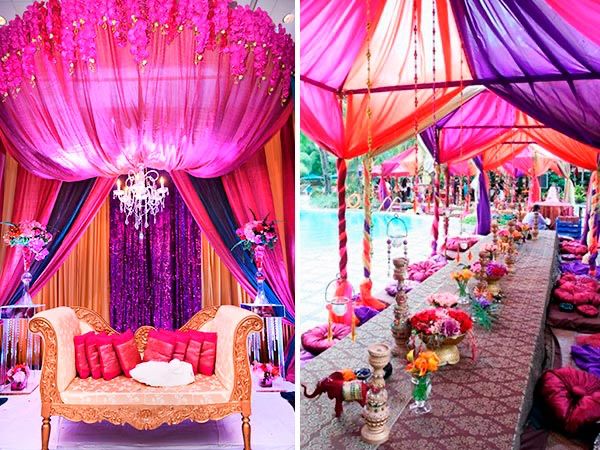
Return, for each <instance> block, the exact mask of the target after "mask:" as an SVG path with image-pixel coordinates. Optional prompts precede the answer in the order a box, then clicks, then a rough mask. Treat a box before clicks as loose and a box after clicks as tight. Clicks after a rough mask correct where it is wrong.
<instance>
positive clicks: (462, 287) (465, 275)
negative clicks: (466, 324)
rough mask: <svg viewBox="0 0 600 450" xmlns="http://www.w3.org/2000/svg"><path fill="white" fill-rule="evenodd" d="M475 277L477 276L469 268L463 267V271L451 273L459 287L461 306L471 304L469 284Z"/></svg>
mask: <svg viewBox="0 0 600 450" xmlns="http://www.w3.org/2000/svg"><path fill="white" fill-rule="evenodd" d="M473 275H475V274H474V273H473V271H472V270H471V269H470V268H469V267H467V266H462V269H460V270H455V271H454V272H452V273H450V277H452V279H453V280H454V281H456V284H457V285H458V303H460V304H461V305H465V304H467V303H469V294H468V292H467V285H468V284H469V280H470V279H471V278H473Z"/></svg>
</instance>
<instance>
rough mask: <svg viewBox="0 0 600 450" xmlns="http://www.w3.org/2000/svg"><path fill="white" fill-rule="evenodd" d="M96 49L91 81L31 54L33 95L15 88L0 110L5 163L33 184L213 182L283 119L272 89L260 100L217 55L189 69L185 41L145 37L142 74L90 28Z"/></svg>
mask: <svg viewBox="0 0 600 450" xmlns="http://www.w3.org/2000/svg"><path fill="white" fill-rule="evenodd" d="M96 47H97V58H96V59H97V61H96V69H95V71H90V70H88V69H87V68H82V67H81V65H78V66H76V69H75V74H74V76H70V75H69V73H68V72H69V68H68V67H67V66H65V65H64V64H63V63H62V62H61V61H58V62H56V63H49V62H48V60H47V58H46V56H45V55H44V54H43V53H41V52H38V53H36V54H35V57H34V61H35V72H36V85H35V87H33V86H32V85H31V84H29V83H24V84H23V85H22V87H21V92H20V93H19V94H18V95H16V96H15V97H14V98H9V99H8V100H6V101H5V102H4V103H3V104H2V106H1V107H0V129H1V130H3V131H5V132H7V133H6V136H5V137H6V139H7V141H9V143H10V145H9V146H7V149H8V151H9V153H10V154H11V155H12V156H13V157H14V158H15V159H16V160H17V161H18V162H19V163H20V164H21V165H23V167H25V168H26V169H28V170H29V171H31V172H32V173H34V174H36V175H38V176H41V177H45V178H53V179H60V180H64V181H75V180H83V179H87V178H92V177H114V176H117V175H119V174H122V173H126V172H127V171H128V170H130V169H135V168H137V166H138V165H139V164H144V165H145V166H146V167H153V168H156V169H163V170H168V171H179V170H186V171H187V172H189V173H191V174H193V175H195V176H199V177H214V176H220V175H223V174H225V173H227V172H229V171H231V170H233V169H235V168H236V167H238V166H239V165H241V164H242V163H244V162H245V161H246V160H248V159H249V158H250V157H251V156H252V154H253V153H254V152H255V151H257V150H258V149H260V148H262V146H263V145H264V144H265V142H266V141H267V140H268V139H269V138H270V137H271V136H272V135H273V134H274V133H275V132H276V131H277V130H279V129H280V128H281V126H282V125H283V123H285V120H286V119H287V117H288V115H289V114H290V112H291V109H292V102H289V101H288V102H287V103H285V104H282V101H281V89H282V87H281V86H278V88H277V89H276V90H275V91H274V92H273V93H272V94H268V92H267V90H268V89H269V87H268V83H267V82H266V81H263V80H262V79H261V77H259V76H258V75H255V74H254V73H253V72H252V70H249V71H248V73H247V74H246V75H245V76H244V77H243V78H241V79H240V78H239V77H233V76H232V64H233V63H232V61H231V60H230V57H229V56H228V54H226V53H219V52H217V51H206V52H205V54H204V58H203V60H202V61H201V62H200V63H199V64H194V60H195V56H196V55H195V41H194V34H193V32H191V31H187V30H186V31H184V32H181V33H178V34H177V36H176V37H175V39H174V41H173V42H172V43H171V44H169V45H168V46H167V44H166V37H165V36H163V34H162V33H152V34H151V38H150V46H149V51H150V56H149V57H148V63H147V65H146V66H145V67H144V68H143V69H140V68H139V66H138V64H137V63H136V62H135V61H134V60H133V58H132V57H131V54H130V53H129V51H130V49H129V48H127V47H120V46H118V45H115V42H114V38H113V36H112V34H111V33H110V31H108V30H102V29H101V28H98V33H97V38H96ZM252 58H253V57H252V56H250V57H249V61H248V66H249V67H252ZM207 93H210V95H207ZM8 131H10V133H8Z"/></svg>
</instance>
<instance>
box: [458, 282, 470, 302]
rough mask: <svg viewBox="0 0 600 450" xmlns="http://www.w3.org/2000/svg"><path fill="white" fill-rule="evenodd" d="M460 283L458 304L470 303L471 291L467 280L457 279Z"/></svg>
mask: <svg viewBox="0 0 600 450" xmlns="http://www.w3.org/2000/svg"><path fill="white" fill-rule="evenodd" d="M457 284H458V304H459V305H467V304H468V303H469V292H468V290H467V282H466V281H463V282H461V281H457Z"/></svg>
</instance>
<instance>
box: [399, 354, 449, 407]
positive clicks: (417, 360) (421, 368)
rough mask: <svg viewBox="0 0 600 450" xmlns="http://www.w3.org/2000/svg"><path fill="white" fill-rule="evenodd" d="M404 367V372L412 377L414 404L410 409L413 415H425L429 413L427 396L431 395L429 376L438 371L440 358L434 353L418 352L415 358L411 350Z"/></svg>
mask: <svg viewBox="0 0 600 450" xmlns="http://www.w3.org/2000/svg"><path fill="white" fill-rule="evenodd" d="M406 361H407V364H406V367H405V369H404V370H406V372H408V373H409V374H410V375H411V376H412V380H411V381H412V383H413V385H414V386H413V392H412V397H413V400H414V403H413V404H412V405H410V409H411V411H412V412H413V413H415V414H427V413H428V412H430V411H431V405H430V404H429V401H428V400H429V396H430V395H431V374H432V373H433V372H436V371H437V370H438V367H439V364H440V358H439V357H438V355H436V354H435V352H432V351H424V352H420V353H419V354H418V355H417V356H416V357H415V351H414V350H411V351H410V352H408V354H407V355H406Z"/></svg>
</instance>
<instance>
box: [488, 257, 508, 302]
mask: <svg viewBox="0 0 600 450" xmlns="http://www.w3.org/2000/svg"><path fill="white" fill-rule="evenodd" d="M507 273H508V268H507V267H506V265H504V264H502V263H501V262H499V261H490V262H488V263H487V265H486V266H485V276H486V281H487V285H488V291H489V292H490V293H491V294H492V295H493V296H494V297H498V296H500V294H501V292H502V291H501V289H500V285H499V284H498V282H499V281H500V280H501V279H502V278H503V277H504V276H505V275H506V274H507Z"/></svg>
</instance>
